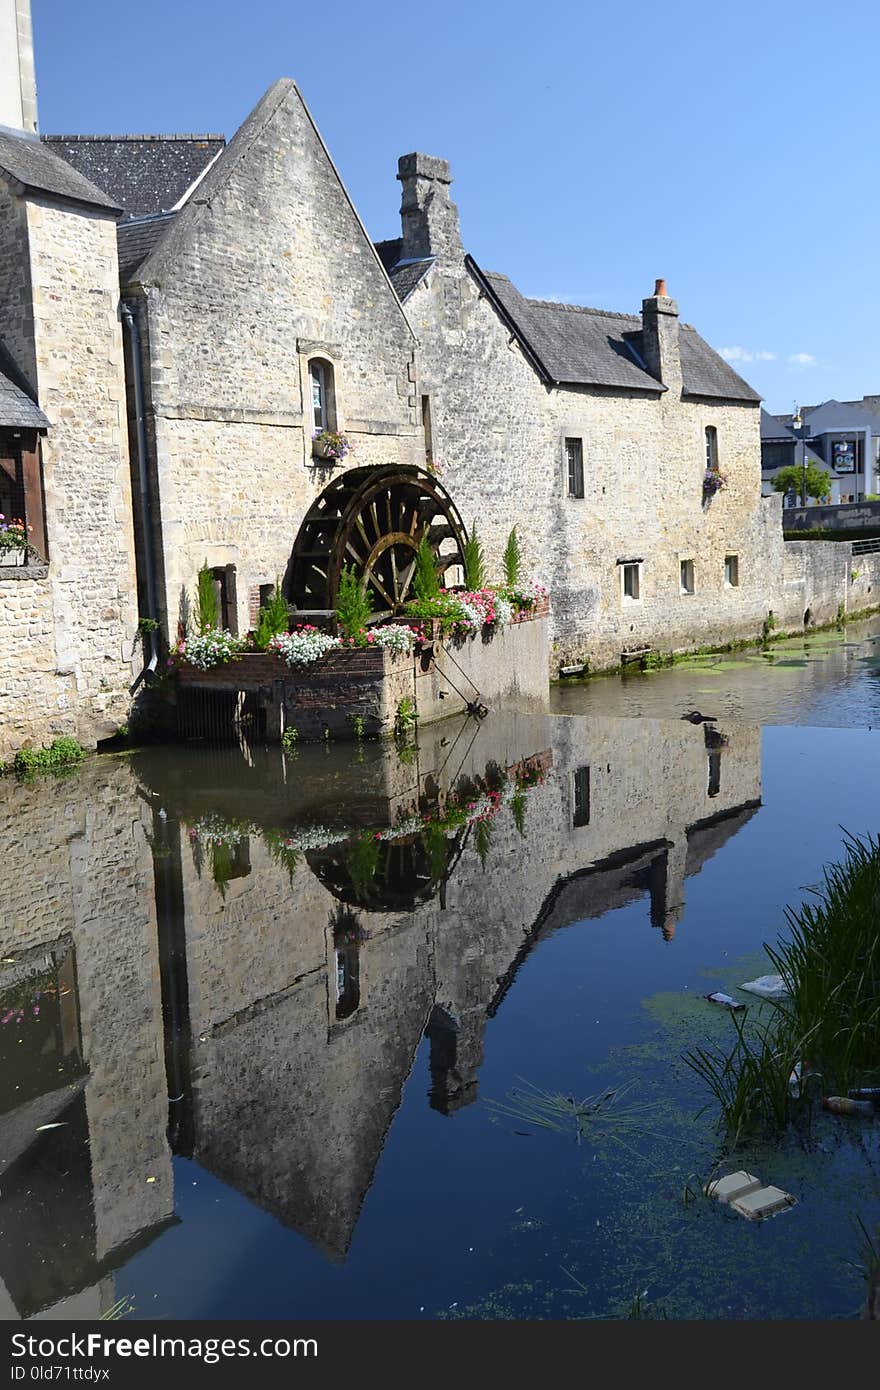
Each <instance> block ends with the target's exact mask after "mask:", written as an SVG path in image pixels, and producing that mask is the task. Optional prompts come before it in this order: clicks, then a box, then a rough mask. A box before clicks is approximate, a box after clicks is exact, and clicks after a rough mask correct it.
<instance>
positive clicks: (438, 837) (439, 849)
mask: <svg viewBox="0 0 880 1390" xmlns="http://www.w3.org/2000/svg"><path fill="white" fill-rule="evenodd" d="M422 847H423V849H424V851H425V858H426V860H427V861H428V872H429V874H430V875H431V881H432V883H440V882H442V880H443V877H444V875H445V873H446V865H447V863H448V861H449V848H450V841H449V840H448V839H447V836H446V831H445V830H444V828H443V826H442V825H439V824H431V825H426V826H425V828H424V830H423V831H422Z"/></svg>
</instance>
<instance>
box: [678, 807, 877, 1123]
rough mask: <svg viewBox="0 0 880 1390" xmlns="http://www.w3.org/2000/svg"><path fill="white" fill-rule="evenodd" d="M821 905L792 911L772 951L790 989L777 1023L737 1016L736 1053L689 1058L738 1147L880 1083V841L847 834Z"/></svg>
mask: <svg viewBox="0 0 880 1390" xmlns="http://www.w3.org/2000/svg"><path fill="white" fill-rule="evenodd" d="M813 897H814V901H812V902H806V903H803V904H802V905H801V906H800V907H799V908H788V909H786V914H785V915H786V918H787V920H788V922H789V925H790V927H791V932H790V935H789V937H788V939H787V940H785V941H781V942H780V943H778V944H777V945H776V946H775V947H771V946H765V947H764V949H765V951H766V952H767V955H768V957H769V959H770V962H771V964H772V965H773V966H774V967H775V969H776V971H777V972H778V973H779V974H780V975H781V976H782V978H783V980H784V981H785V985H786V989H787V990H788V998H787V999H784V1000H782V1001H781V1002H780V1003H779V1004H777V1005H776V1006H775V1010H774V1016H773V1018H772V1019H771V1020H770V1022H768V1023H765V1024H763V1025H761V1024H758V1025H753V1024H751V1022H750V1020H749V1018H748V1014H746V1016H745V1018H739V1017H737V1016H735V1015H734V1017H733V1023H734V1026H735V1028H736V1041H735V1043H734V1045H733V1047H732V1048H731V1049H730V1050H729V1051H727V1052H725V1051H724V1050H723V1049H721V1048H708V1047H696V1048H693V1049H692V1050H691V1051H690V1052H688V1053H686V1054H685V1057H684V1060H685V1061H686V1062H687V1064H688V1065H689V1066H690V1067H691V1068H692V1070H693V1071H695V1072H696V1074H697V1075H698V1076H699V1077H701V1078H702V1080H703V1081H705V1083H706V1084H707V1086H708V1087H709V1090H710V1091H711V1092H712V1094H713V1095H714V1097H715V1099H716V1100H717V1102H718V1104H719V1106H720V1109H721V1116H722V1119H723V1121H724V1124H725V1125H726V1128H727V1132H728V1137H729V1138H730V1139H731V1140H732V1141H733V1142H734V1143H736V1142H737V1141H739V1140H740V1139H742V1138H744V1137H746V1136H748V1135H751V1134H754V1133H757V1132H770V1133H772V1132H779V1131H780V1130H781V1129H783V1128H784V1127H785V1126H786V1125H787V1124H788V1123H789V1122H790V1121H791V1120H792V1119H793V1118H795V1116H796V1115H797V1113H798V1112H799V1111H802V1110H804V1109H805V1108H806V1107H807V1106H808V1103H809V1100H810V1098H811V1096H813V1095H815V1094H816V1093H818V1092H819V1091H821V1092H822V1093H824V1094H826V1095H828V1094H830V1093H832V1092H839V1093H843V1094H845V1092H846V1090H847V1089H848V1088H849V1087H850V1086H853V1085H855V1084H857V1083H859V1082H863V1081H868V1080H874V1079H875V1078H876V1077H877V1076H878V1075H880V838H877V839H874V838H872V837H871V836H869V837H868V838H867V839H864V840H861V839H858V838H856V837H854V836H851V835H847V836H846V839H845V841H844V857H843V860H842V861H841V862H840V863H838V864H832V865H830V866H829V867H827V868H826V869H825V870H824V871H823V882H822V884H821V886H820V887H819V888H816V889H814V890H813ZM795 1067H799V1068H800V1073H799V1074H802V1076H803V1081H802V1082H801V1083H800V1084H797V1083H794V1084H793V1083H792V1075H793V1072H794V1069H795ZM811 1078H812V1081H811Z"/></svg>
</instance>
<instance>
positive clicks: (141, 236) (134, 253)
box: [116, 212, 177, 285]
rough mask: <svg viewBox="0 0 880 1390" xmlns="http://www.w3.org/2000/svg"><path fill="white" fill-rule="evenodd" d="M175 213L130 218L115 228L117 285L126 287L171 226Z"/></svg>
mask: <svg viewBox="0 0 880 1390" xmlns="http://www.w3.org/2000/svg"><path fill="white" fill-rule="evenodd" d="M176 216H177V213H176V212H160V213H157V214H156V215H155V216H153V217H132V218H129V220H128V221H127V222H120V223H119V225H118V226H117V228H116V245H117V248H118V251H119V283H120V284H121V285H127V284H128V282H129V281H130V279H131V277H132V275H133V274H134V272H135V271H136V270H137V268H138V266H139V265H140V264H141V262H142V261H145V260H146V258H147V256H149V254H150V252H151V251H152V250H153V247H154V246H156V245H157V244H158V242H159V240H160V238H161V237H162V235H163V233H164V232H165V231H166V230H167V229H168V228H169V227H170V226H171V224H172V222H173V221H174V219H175V217H176Z"/></svg>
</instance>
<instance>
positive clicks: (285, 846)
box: [263, 830, 300, 887]
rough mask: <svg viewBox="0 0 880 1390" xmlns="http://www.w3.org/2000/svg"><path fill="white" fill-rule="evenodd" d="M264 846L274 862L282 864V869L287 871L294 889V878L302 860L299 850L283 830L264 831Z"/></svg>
mask: <svg viewBox="0 0 880 1390" xmlns="http://www.w3.org/2000/svg"><path fill="white" fill-rule="evenodd" d="M263 844H264V845H265V846H266V849H267V850H268V851H269V854H270V856H271V858H272V860H273V862H274V863H276V864H280V865H281V867H282V868H284V869H286V870H287V876H288V878H289V879H290V886H291V887H293V876H294V874H295V873H296V868H297V865H298V863H299V859H300V854H299V850H298V849H296V848H295V847H294V846H293V845H292V844H290V843H289V840H288V838H287V837H286V836H285V834H284V832H283V831H282V830H264V831H263Z"/></svg>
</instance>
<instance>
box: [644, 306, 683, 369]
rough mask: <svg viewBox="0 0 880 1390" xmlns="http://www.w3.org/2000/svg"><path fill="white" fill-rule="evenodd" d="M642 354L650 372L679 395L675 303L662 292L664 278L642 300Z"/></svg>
mask: <svg viewBox="0 0 880 1390" xmlns="http://www.w3.org/2000/svg"><path fill="white" fill-rule="evenodd" d="M642 356H643V357H644V359H645V363H646V365H647V368H648V371H649V372H650V373H651V375H652V376H655V377H656V378H657V380H658V381H662V382H663V385H664V386H666V387H668V389H669V390H670V391H673V392H674V393H675V394H676V395H680V394H681V350H680V346H679V337H678V305H677V304H676V302H675V300H674V299H670V298H669V295H668V294H667V293H666V281H665V280H658V281H657V282H656V284H655V285H654V293H653V294H652V295H651V297H650V298H649V299H643V300H642Z"/></svg>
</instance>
